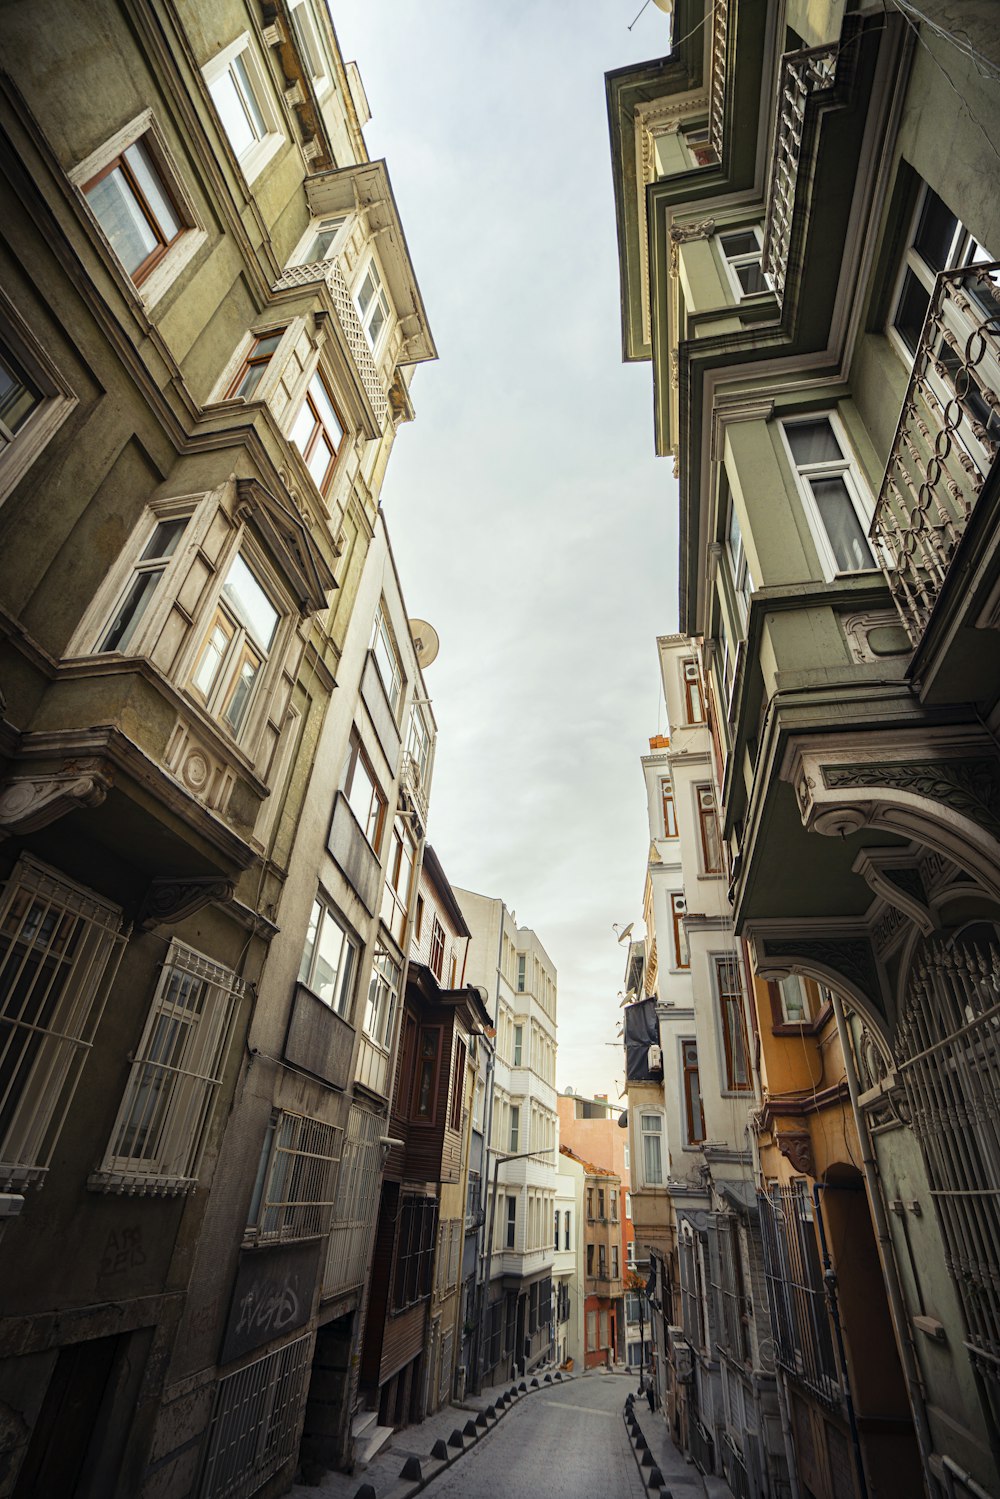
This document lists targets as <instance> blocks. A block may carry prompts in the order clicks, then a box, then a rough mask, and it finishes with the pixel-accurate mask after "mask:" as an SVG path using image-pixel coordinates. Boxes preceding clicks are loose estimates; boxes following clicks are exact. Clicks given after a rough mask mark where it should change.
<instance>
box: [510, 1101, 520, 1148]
mask: <svg viewBox="0 0 1000 1499" xmlns="http://www.w3.org/2000/svg"><path fill="white" fill-rule="evenodd" d="M520 1136H521V1109H520V1106H519V1105H518V1104H516V1103H512V1104H511V1106H510V1149H511V1150H512V1151H516V1150H517V1149H518V1141H519V1139H520Z"/></svg>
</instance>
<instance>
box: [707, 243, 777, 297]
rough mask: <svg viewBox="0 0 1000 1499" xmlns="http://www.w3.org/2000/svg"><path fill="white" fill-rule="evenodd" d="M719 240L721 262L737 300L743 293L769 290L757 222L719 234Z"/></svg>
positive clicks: (751, 293)
mask: <svg viewBox="0 0 1000 1499" xmlns="http://www.w3.org/2000/svg"><path fill="white" fill-rule="evenodd" d="M718 241H719V249H720V250H721V252H722V263H723V265H724V266H725V268H726V275H727V276H728V277H729V282H730V285H731V286H732V288H733V293H734V295H735V297H736V300H737V302H741V301H742V300H743V298H744V297H753V296H756V294H757V293H758V292H762V291H770V290H771V285H770V282H769V280H768V277H767V276H766V275H765V273H764V271H763V270H762V269H761V263H760V257H761V245H762V238H761V232H760V230H759V229H758V228H757V227H756V226H755V227H753V228H751V229H733V230H731V231H730V232H729V233H728V234H720V235H718Z"/></svg>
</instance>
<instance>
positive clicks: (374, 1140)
mask: <svg viewBox="0 0 1000 1499" xmlns="http://www.w3.org/2000/svg"><path fill="white" fill-rule="evenodd" d="M384 1133H385V1121H384V1119H382V1118H381V1117H380V1116H379V1115H378V1114H374V1113H371V1112H369V1110H368V1109H363V1108H361V1107H360V1106H359V1105H358V1104H353V1105H352V1107H351V1112H350V1113H349V1115H348V1116H347V1134H346V1136H345V1138H344V1144H343V1153H342V1156H341V1162H340V1173H339V1176H338V1178H337V1200H336V1202H335V1204H334V1209H333V1222H332V1225H331V1228H330V1234H329V1238H328V1241H327V1243H328V1248H327V1252H326V1263H325V1265H324V1269H323V1294H324V1295H325V1296H332V1295H333V1294H335V1293H336V1292H338V1291H345V1290H347V1289H348V1288H349V1287H351V1286H356V1285H358V1284H359V1283H360V1282H361V1281H363V1280H364V1277H365V1274H366V1271H367V1267H368V1250H369V1246H370V1244H371V1238H372V1234H373V1232H374V1229H375V1219H376V1215H377V1213H378V1200H379V1192H380V1190H381V1186H382V1148H381V1146H380V1145H379V1143H378V1142H379V1136H380V1135H382V1134H384Z"/></svg>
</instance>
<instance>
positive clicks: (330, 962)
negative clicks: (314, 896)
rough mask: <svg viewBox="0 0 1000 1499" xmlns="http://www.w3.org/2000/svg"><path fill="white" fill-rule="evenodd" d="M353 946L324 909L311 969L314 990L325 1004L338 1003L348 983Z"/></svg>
mask: <svg viewBox="0 0 1000 1499" xmlns="http://www.w3.org/2000/svg"><path fill="white" fill-rule="evenodd" d="M353 957H354V952H353V949H352V948H351V945H350V943H349V942H348V940H347V935H346V933H345V932H344V931H343V930H342V928H341V927H340V926H339V924H338V923H337V921H336V920H335V919H334V917H333V915H332V914H331V912H329V911H325V912H324V916H323V923H322V926H321V927H320V938H319V952H318V954H317V957H316V963H315V965H314V968H313V982H312V989H313V992H314V993H316V994H318V995H319V997H320V999H321V1000H323V1002H324V1003H325V1004H328V1005H332V1006H335V1007H337V1008H339V1006H338V1003H337V1002H338V1000H340V1001H341V1003H342V1002H343V995H344V993H345V992H346V990H347V986H348V985H349V983H350V973H351V964H352V960H353Z"/></svg>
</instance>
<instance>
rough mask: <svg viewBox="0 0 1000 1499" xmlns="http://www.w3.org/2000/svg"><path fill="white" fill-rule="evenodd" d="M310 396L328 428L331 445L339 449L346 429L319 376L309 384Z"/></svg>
mask: <svg viewBox="0 0 1000 1499" xmlns="http://www.w3.org/2000/svg"><path fill="white" fill-rule="evenodd" d="M309 394H310V395H311V396H312V398H313V400H314V401H315V403H316V410H317V411H318V413H319V418H320V421H321V422H322V423H323V426H324V427H325V428H326V431H327V435H328V436H329V439H330V442H331V445H332V446H333V447H334V448H338V447H339V446H340V439H341V438H342V437H343V435H344V429H343V427H342V426H341V424H340V417H339V416H338V415H337V413H336V411H335V410H334V409H333V403H332V401H331V400H330V396H329V393H328V391H327V388H326V386H325V385H324V384H323V381H322V380H321V379H320V378H319V376H318V375H314V376H313V378H312V380H311V381H310V382H309Z"/></svg>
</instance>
